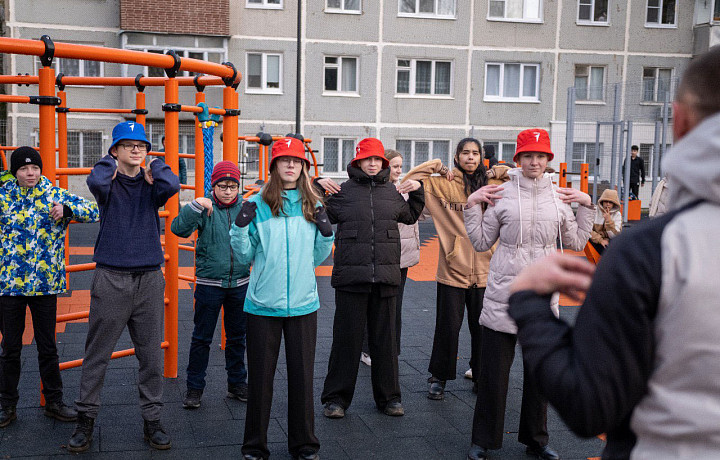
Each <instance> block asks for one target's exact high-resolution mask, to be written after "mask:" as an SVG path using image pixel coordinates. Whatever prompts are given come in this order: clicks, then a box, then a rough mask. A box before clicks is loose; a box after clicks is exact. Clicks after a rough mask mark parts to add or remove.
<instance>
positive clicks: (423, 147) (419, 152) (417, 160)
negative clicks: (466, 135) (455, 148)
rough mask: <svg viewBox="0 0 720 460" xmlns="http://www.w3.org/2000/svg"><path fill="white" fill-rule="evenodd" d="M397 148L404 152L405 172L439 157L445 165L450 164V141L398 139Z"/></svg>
mask: <svg viewBox="0 0 720 460" xmlns="http://www.w3.org/2000/svg"><path fill="white" fill-rule="evenodd" d="M395 149H396V150H397V151H398V152H400V153H401V154H402V157H403V172H408V171H410V170H411V169H412V168H414V167H415V166H417V165H420V164H422V163H425V162H426V161H429V160H434V159H439V160H440V161H442V163H443V164H444V165H445V166H449V165H450V164H451V163H450V161H449V159H450V141H443V140H435V141H414V140H404V139H398V140H397V141H395Z"/></svg>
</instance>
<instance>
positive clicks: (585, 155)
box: [565, 142, 605, 177]
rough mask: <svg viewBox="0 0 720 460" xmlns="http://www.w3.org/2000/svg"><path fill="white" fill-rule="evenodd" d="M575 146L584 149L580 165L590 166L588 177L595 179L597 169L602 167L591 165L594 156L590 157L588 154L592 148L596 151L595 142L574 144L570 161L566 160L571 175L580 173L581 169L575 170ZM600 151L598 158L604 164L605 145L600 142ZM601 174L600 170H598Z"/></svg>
mask: <svg viewBox="0 0 720 460" xmlns="http://www.w3.org/2000/svg"><path fill="white" fill-rule="evenodd" d="M575 146H579V147H581V149H582V159H581V160H580V164H582V163H587V164H588V176H590V177H595V168H597V167H600V166H601V165H597V164H594V163H590V160H592V155H590V152H588V149H589V148H590V147H592V148H593V149H595V142H573V150H572V152H571V153H570V161H569V162H568V161H567V158H566V159H565V161H566V163H567V164H568V172H571V173H579V172H580V169H577V170H576V169H575V168H574V165H575ZM599 147H600V151H599V152H598V153H597V156H596V158H597V159H600V162H601V163H602V158H603V151H604V150H605V143H604V142H600V145H599ZM598 172H599V170H598Z"/></svg>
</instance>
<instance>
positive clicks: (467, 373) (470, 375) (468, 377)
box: [465, 368, 472, 380]
mask: <svg viewBox="0 0 720 460" xmlns="http://www.w3.org/2000/svg"><path fill="white" fill-rule="evenodd" d="M465 378H466V379H470V380H472V368H470V369H468V370H466V371H465Z"/></svg>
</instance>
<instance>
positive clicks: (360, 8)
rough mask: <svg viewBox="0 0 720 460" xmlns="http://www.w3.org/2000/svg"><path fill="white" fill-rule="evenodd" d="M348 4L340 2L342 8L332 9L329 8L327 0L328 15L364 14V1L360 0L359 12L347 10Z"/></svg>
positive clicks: (342, 0) (341, 0)
mask: <svg viewBox="0 0 720 460" xmlns="http://www.w3.org/2000/svg"><path fill="white" fill-rule="evenodd" d="M346 2H347V0H340V4H341V6H340V8H332V7H330V6H328V3H327V0H325V12H326V13H336V14H362V0H358V9H357V10H349V9H347V8H346V6H345V5H346Z"/></svg>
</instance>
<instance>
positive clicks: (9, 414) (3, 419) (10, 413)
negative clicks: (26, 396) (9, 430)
mask: <svg viewBox="0 0 720 460" xmlns="http://www.w3.org/2000/svg"><path fill="white" fill-rule="evenodd" d="M16 418H17V413H16V412H15V406H5V407H3V408H2V409H0V428H5V427H6V426H8V425H10V424H11V423H12V421H13V420H15V419H16Z"/></svg>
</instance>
